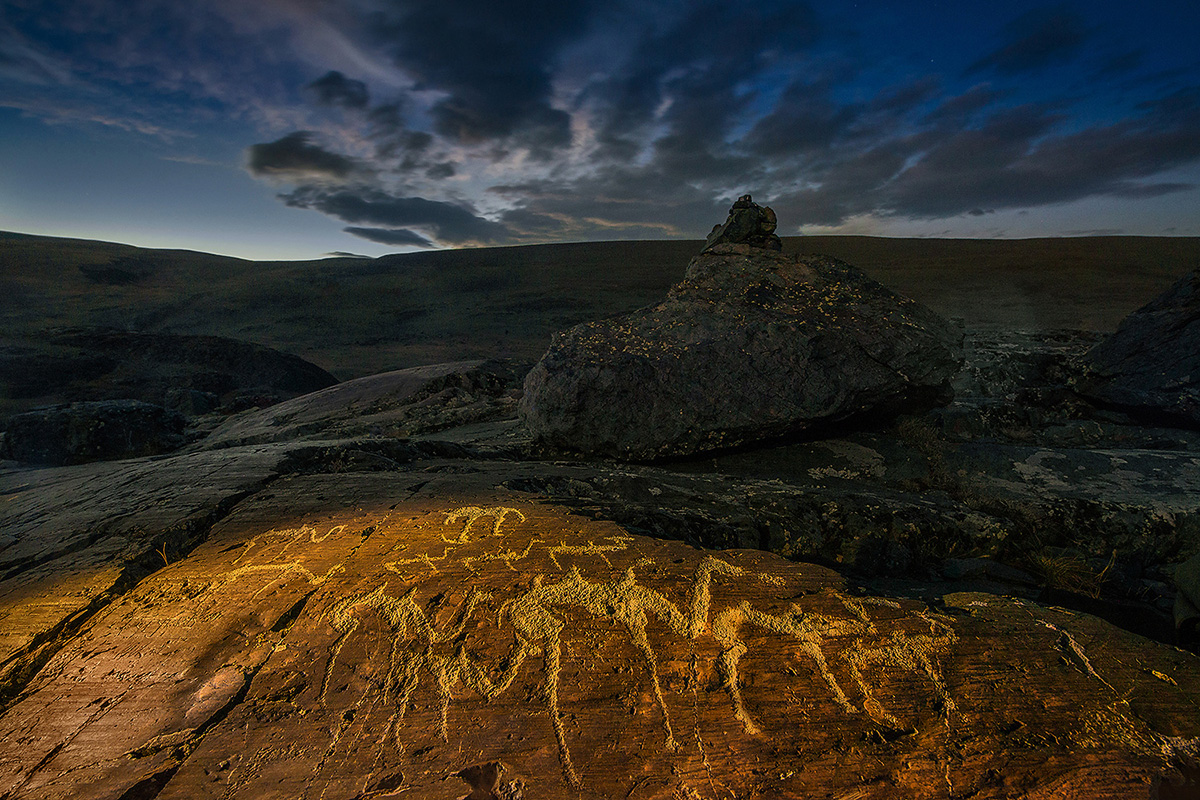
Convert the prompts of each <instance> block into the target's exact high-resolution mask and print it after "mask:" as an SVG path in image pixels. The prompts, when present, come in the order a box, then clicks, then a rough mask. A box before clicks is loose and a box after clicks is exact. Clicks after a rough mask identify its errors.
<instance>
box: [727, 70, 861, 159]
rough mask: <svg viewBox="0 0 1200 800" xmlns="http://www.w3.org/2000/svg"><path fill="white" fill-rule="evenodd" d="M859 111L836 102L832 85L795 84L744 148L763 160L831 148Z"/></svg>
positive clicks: (804, 82)
mask: <svg viewBox="0 0 1200 800" xmlns="http://www.w3.org/2000/svg"><path fill="white" fill-rule="evenodd" d="M859 113H860V110H859V109H857V108H854V107H851V106H844V105H838V104H837V103H835V102H834V100H833V97H832V94H831V86H830V84H829V83H827V82H826V83H822V84H810V83H808V82H806V81H797V82H795V83H792V84H791V85H790V86H788V87H787V89H786V90H785V91H784V93H783V96H782V97H780V99H779V102H778V104H777V105H776V106H775V109H774V110H773V111H772V112H771V113H770V114H767V115H766V116H765V117H763V118H762V119H760V120H759V121H758V122H757V123H756V124H755V125H754V127H753V128H752V129H751V130H750V132H749V133H748V134H747V135H746V137H745V138H744V139H743V140H742V143H743V145H745V146H746V148H747V149H749V150H750V151H751V152H753V153H755V154H758V155H763V156H776V155H781V154H785V153H798V152H805V151H809V150H814V149H817V148H821V147H828V146H829V145H830V144H831V143H832V142H833V140H834V139H835V138H837V137H838V136H839V135H841V133H842V132H843V131H844V130H845V128H846V127H847V126H848V125H849V124H850V123H851V122H853V121H854V119H855V118H856V117H857V116H858V114H859Z"/></svg>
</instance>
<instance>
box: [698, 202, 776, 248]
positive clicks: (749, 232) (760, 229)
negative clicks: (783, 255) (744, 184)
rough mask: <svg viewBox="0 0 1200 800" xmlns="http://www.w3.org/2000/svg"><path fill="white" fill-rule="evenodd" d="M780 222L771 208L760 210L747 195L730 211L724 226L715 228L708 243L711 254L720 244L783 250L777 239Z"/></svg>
mask: <svg viewBox="0 0 1200 800" xmlns="http://www.w3.org/2000/svg"><path fill="white" fill-rule="evenodd" d="M778 224H779V221H778V219H777V218H776V216H775V211H774V210H773V209H772V208H770V207H769V206H760V205H759V204H758V203H755V202H754V200H753V199H752V198H751V197H750V195H748V194H744V195H742V196H741V197H739V198H738V199H737V201H736V202H734V204H733V206H732V207H731V208H730V209H729V217H728V218H726V220H725V222H724V223H722V224H720V225H714V226H713V229H712V231H711V232H710V233H709V234H708V239H707V240H706V241H705V242H704V249H705V250H709V249H711V248H712V247H713V246H715V245H718V244H748V245H750V246H751V247H764V248H766V249H768V250H775V251H779V250H782V249H783V241H782V240H780V238H779V237H778V236H776V235H775V228H776V227H777V226H778Z"/></svg>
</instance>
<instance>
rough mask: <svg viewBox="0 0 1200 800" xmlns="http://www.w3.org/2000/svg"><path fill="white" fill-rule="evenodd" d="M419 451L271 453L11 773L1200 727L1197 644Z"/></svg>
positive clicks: (940, 779) (1049, 763)
mask: <svg viewBox="0 0 1200 800" xmlns="http://www.w3.org/2000/svg"><path fill="white" fill-rule="evenodd" d="M240 451H241V448H238V449H226V450H223V451H220V454H219V455H221V456H222V457H224V458H225V459H231V460H232V459H236V458H238V457H240V455H241V452H240ZM248 452H259V453H261V452H262V451H261V450H253V449H251V450H249V451H248ZM216 455H218V454H206V456H207V457H209V458H212V457H214V456H216ZM196 457H197V456H182V457H180V458H181V459H189V458H196ZM260 463H261V462H260ZM412 467H413V469H411V470H408V471H402V472H386V473H375V474H372V473H364V472H343V473H337V474H307V475H303V474H291V475H284V474H280V475H277V477H275V478H273V479H271V480H270V481H269V483H266V484H261V485H260V486H259V488H258V489H257V491H254V492H251V493H250V494H249V495H248V496H246V497H245V498H244V499H242V500H240V501H239V502H237V503H236V504H233V505H227V507H226V508H225V510H224V514H223V516H222V517H221V518H220V519H219V520H217V521H215V524H213V525H212V526H211V527H210V528H209V529H207V530H206V531H204V532H203V535H202V536H200V537H199V538H198V541H195V542H193V543H192V549H190V550H188V551H186V552H179V553H173V554H172V555H171V557H170V561H171V563H170V564H169V565H164V566H163V567H162V568H160V569H158V570H157V571H156V572H154V573H153V574H152V575H149V576H148V577H145V578H144V579H142V580H141V581H140V582H138V583H137V584H136V585H135V586H133V587H131V588H127V589H126V590H125V591H123V592H121V593H118V594H115V595H114V596H111V597H109V598H108V602H107V603H103V604H99V608H93V609H92V613H91V615H90V616H89V618H88V619H87V622H86V624H85V625H83V626H82V627H81V628H79V629H78V630H77V631H75V633H74V635H73V636H71V637H69V638H67V639H66V640H65V641H61V642H60V646H59V648H58V649H57V650H56V651H55V652H54V653H53V655H52V656H51V657H49V658H48V659H47V660H46V662H45V664H44V666H42V667H41V669H40V670H39V671H38V672H37V674H36V676H34V677H33V678H32V680H30V681H28V683H26V684H25V685H24V686H23V687H22V689H21V691H20V693H19V695H17V696H16V697H15V698H13V699H11V700H10V701H9V703H8V705H7V709H6V713H4V715H3V716H2V717H0V740H3V741H6V742H19V743H20V746H19V747H14V748H6V750H5V752H4V753H3V755H2V756H0V792H2V793H4V794H6V795H7V796H9V797H12V798H23V797H38V798H47V799H49V798H91V797H120V796H124V797H149V796H153V797H156V798H161V800H168V798H197V797H226V798H241V797H244V798H270V797H289V798H297V797H312V798H315V797H320V796H326V797H334V796H336V797H371V796H384V795H388V794H411V796H414V797H423V798H425V797H428V798H439V797H444V798H447V799H448V800H449V798H460V797H463V796H464V795H465V794H467V793H468V792H471V791H473V790H478V789H479V787H480V786H481V785H482V786H483V793H482V794H476V795H475V796H484V797H486V796H488V795H487V793H486V792H487V791H491V792H492V793H493V796H496V797H538V798H560V797H561V798H579V797H584V798H611V797H632V798H664V799H665V798H678V797H701V798H717V797H728V796H730V795H732V796H739V797H741V796H750V797H780V798H783V797H806V796H830V797H841V796H847V795H849V796H854V797H857V798H864V800H867V799H869V798H880V799H881V800H882V798H893V797H896V796H905V797H913V798H935V797H936V798H942V797H946V796H947V795H949V796H959V795H961V794H970V795H973V796H975V797H979V798H1000V797H1012V796H1014V795H1019V796H1022V797H1031V798H1040V797H1044V798H1050V797H1061V796H1075V797H1122V798H1124V797H1129V798H1133V797H1147V798H1148V797H1152V796H1153V792H1154V791H1155V789H1156V787H1158V786H1159V785H1160V784H1163V783H1170V782H1171V781H1175V782H1179V783H1182V782H1184V781H1186V780H1187V777H1186V774H1185V773H1184V772H1181V771H1180V769H1181V768H1183V769H1185V770H1186V769H1188V764H1191V763H1193V761H1192V759H1194V757H1195V755H1196V754H1197V752H1198V751H1197V748H1198V747H1200V711H1197V709H1196V707H1195V704H1194V703H1193V702H1192V698H1194V696H1195V694H1196V692H1197V691H1200V659H1197V658H1196V657H1195V656H1192V655H1190V654H1187V653H1183V652H1181V651H1177V650H1173V649H1171V648H1168V647H1163V646H1160V645H1156V644H1153V643H1149V642H1146V641H1145V640H1142V639H1140V638H1139V637H1136V636H1133V635H1132V634H1126V633H1124V632H1122V631H1120V630H1117V629H1115V628H1113V627H1112V626H1110V625H1108V624H1107V623H1104V622H1102V621H1100V620H1097V619H1095V618H1093V617H1089V616H1086V615H1079V614H1072V613H1070V612H1066V611H1063V610H1061V609H1050V608H1043V607H1039V606H1037V605H1034V604H1030V603H1026V602H1023V601H1018V600H1014V599H1010V598H1004V597H998V596H995V595H985V594H978V593H958V594H950V595H947V596H945V597H944V598H943V599H942V601H941V602H940V603H938V604H937V605H936V606H934V607H930V605H929V604H927V603H925V602H923V601H916V600H911V599H906V598H899V597H897V598H891V597H887V596H878V595H865V596H864V595H861V594H859V593H856V592H852V591H850V590H849V589H848V587H847V586H846V584H845V581H844V579H843V578H842V577H841V576H840V575H838V574H837V573H835V572H833V571H831V570H829V569H827V568H823V567H818V566H814V565H809V564H796V563H792V562H789V561H785V560H784V559H782V558H779V557H778V556H775V555H772V554H769V553H763V552H757V551H725V552H719V553H712V552H704V551H701V550H696V549H694V548H692V547H690V546H688V545H685V544H683V543H680V542H672V541H664V540H658V539H651V538H648V537H645V536H640V535H635V534H631V533H629V532H628V531H627V530H625V529H623V528H622V527H620V526H617V525H614V524H612V523H607V522H602V521H592V520H589V519H586V518H583V517H579V516H576V515H573V514H572V513H570V512H569V510H567V509H564V508H562V507H560V506H557V505H556V504H554V503H546V502H537V499H538V498H537V497H536V496H534V495H529V494H526V493H521V492H516V491H512V490H507V489H503V488H499V484H500V483H502V482H504V481H505V480H511V479H522V478H524V479H528V478H530V477H531V476H532V475H533V474H536V473H537V472H538V470H539V469H540V468H539V467H537V465H534V464H529V465H524V466H523V465H519V464H512V463H508V464H499V463H497V464H491V465H488V464H483V463H478V462H477V463H476V464H475V465H474V468H473V470H470V471H463V470H462V469H461V464H460V465H458V467H456V464H455V463H454V462H453V461H447V460H445V459H439V458H426V459H421V460H418V461H416V462H414V463H413V465H412ZM75 469H77V470H82V469H88V468H87V467H80V468H75ZM210 475H211V476H212V477H216V475H217V473H210ZM212 477H210V478H207V479H201V480H200V481H199V482H200V483H204V482H207V481H210V480H212ZM246 477H247V478H250V477H251V476H250V475H249V474H247V476H246ZM40 491H41V490H40V489H38V488H36V487H30V488H28V489H26V490H24V491H23V492H21V493H19V495H18V497H24V499H25V500H26V501H28V500H30V499H32V497H31V494H36V493H38V492H40ZM79 499H82V500H83V503H82V504H83V505H87V504H88V502H87V499H86V498H79ZM92 569H94V567H93V568H92ZM90 573H91V570H89V569H80V570H78V573H77V574H76V575H75V576H68V573H65V572H63V571H61V570H60V571H59V572H58V573H57V575H56V577H57V579H58V584H57V585H58V587H60V588H59V593H64V592H69V591H70V587H72V586H74V585H78V584H79V583H81V582H82V581H83V580H84V579H85V578H86V577H88V576H89V575H90ZM52 574H53V573H48V574H47V577H46V578H45V580H50V579H51V578H50V575H52ZM10 618H11V617H10ZM1064 792H1067V793H1068V794H1064Z"/></svg>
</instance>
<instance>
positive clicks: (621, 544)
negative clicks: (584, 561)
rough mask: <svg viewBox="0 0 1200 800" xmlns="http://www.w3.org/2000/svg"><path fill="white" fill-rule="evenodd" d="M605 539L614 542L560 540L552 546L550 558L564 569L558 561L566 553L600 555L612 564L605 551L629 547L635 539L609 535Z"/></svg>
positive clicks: (618, 550) (616, 550) (614, 551)
mask: <svg viewBox="0 0 1200 800" xmlns="http://www.w3.org/2000/svg"><path fill="white" fill-rule="evenodd" d="M605 541H608V542H613V544H596V543H595V542H588V543H587V544H566V543H565V542H559V543H558V544H556V545H554V546H553V547H551V548H550V560H551V561H553V562H554V566H556V567H558V568H559V570H560V571H561V570H562V564H560V563H559V562H558V557H559V556H566V555H584V556H600V558H602V559H604V563H605V564H608V566H610V567H611V566H612V562H611V561H609V560H608V556H606V555H604V554H605V553H618V552H620V551H622V550H627V549H628V548H629V543H630V542H632V541H633V537H632V536H607V537H605Z"/></svg>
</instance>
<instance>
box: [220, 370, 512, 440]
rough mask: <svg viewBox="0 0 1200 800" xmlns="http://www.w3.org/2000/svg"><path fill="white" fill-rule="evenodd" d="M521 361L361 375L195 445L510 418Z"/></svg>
mask: <svg viewBox="0 0 1200 800" xmlns="http://www.w3.org/2000/svg"><path fill="white" fill-rule="evenodd" d="M527 367H528V364H527V362H526V363H525V364H518V363H516V362H510V361H500V360H491V361H457V362H451V363H449V364H434V365H431V366H427V367H413V368H411V369H402V370H395V371H394V372H385V373H382V374H379V375H368V376H366V377H364V378H356V379H355V380H351V381H346V382H344V383H339V384H337V385H336V386H330V387H329V388H327V389H322V390H321V391H319V392H313V393H312V394H308V395H304V396H302V397H296V398H293V399H291V400H288V401H285V402H283V403H280V404H279V405H275V406H271V407H270V408H263V409H258V410H255V411H249V412H246V413H244V414H239V415H237V416H234V417H231V418H229V419H228V420H226V421H225V422H224V423H222V424H221V425H220V426H218V427H217V428H216V430H214V431H213V432H212V433H211V434H209V435H208V437H206V438H205V439H204V441H203V442H202V443H200V444H199V445H198V447H200V448H204V449H210V448H216V447H230V446H233V445H241V444H260V443H264V442H280V441H288V440H294V439H297V438H300V437H314V438H315V437H321V438H328V439H338V438H349V437H353V436H363V435H373V436H388V437H404V436H412V435H414V434H418V433H426V432H429V431H437V430H441V429H443V428H451V427H456V426H460V425H465V424H470V423H478V422H486V421H489V420H494V419H498V418H505V417H510V416H511V415H512V414H513V413H515V410H516V404H517V399H516V398H517V395H518V394H519V390H520V380H521V378H522V377H523V376H524V372H525V370H526V368H527Z"/></svg>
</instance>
